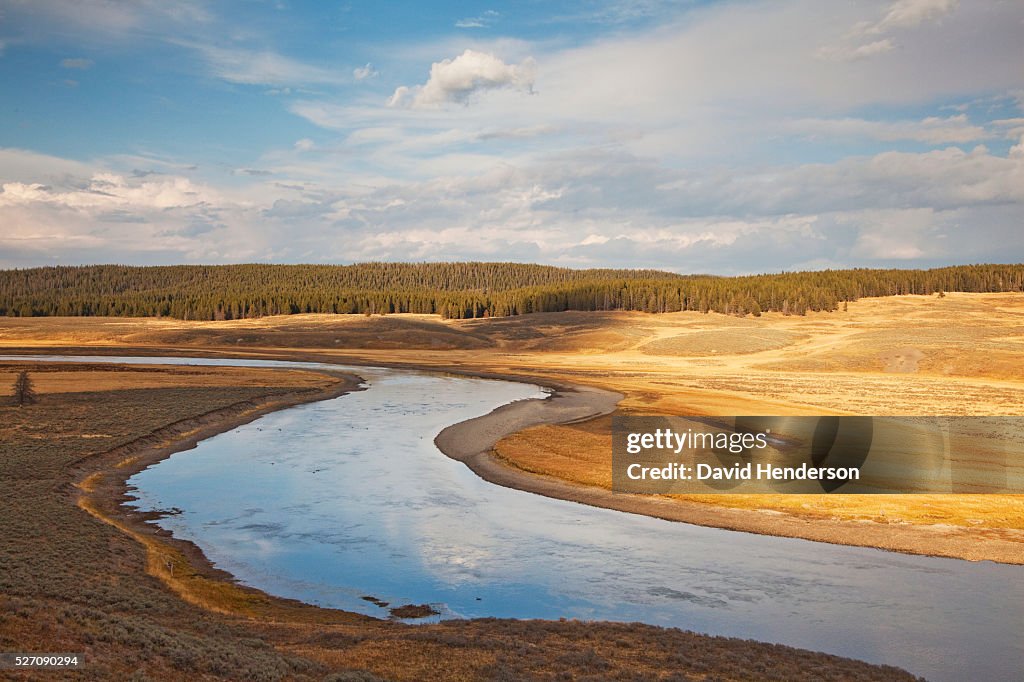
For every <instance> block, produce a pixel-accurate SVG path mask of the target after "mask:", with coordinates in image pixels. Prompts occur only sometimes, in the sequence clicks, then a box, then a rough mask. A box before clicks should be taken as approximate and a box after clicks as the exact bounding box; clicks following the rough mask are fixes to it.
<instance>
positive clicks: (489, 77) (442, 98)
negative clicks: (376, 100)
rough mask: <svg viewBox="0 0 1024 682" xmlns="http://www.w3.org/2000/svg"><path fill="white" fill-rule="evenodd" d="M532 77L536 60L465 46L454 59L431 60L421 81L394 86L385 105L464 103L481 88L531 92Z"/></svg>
mask: <svg viewBox="0 0 1024 682" xmlns="http://www.w3.org/2000/svg"><path fill="white" fill-rule="evenodd" d="M535 80H536V62H534V60H533V59H532V58H529V57H527V58H526V59H524V60H523V61H522V62H520V63H519V64H506V63H505V62H503V61H502V60H501V59H499V58H498V57H495V56H494V55H493V54H490V53H487V52H478V51H476V50H471V49H467V50H466V51H465V52H463V53H462V54H461V55H459V56H458V57H455V58H454V59H445V60H444V61H440V62H434V64H433V65H431V67H430V77H429V78H428V79H427V82H426V83H424V84H423V85H421V86H416V87H414V88H409V87H406V86H400V87H399V88H397V89H396V90H395V92H394V94H393V95H392V96H391V99H390V100H389V101H388V105H389V106H391V107H412V108H414V109H429V108H436V107H438V106H441V105H442V104H447V103H451V102H458V103H466V102H467V101H468V100H469V98H470V97H471V96H472V95H474V94H475V93H478V92H481V91H484V90H496V89H501V88H512V89H516V90H522V91H524V92H533V84H534V82H535Z"/></svg>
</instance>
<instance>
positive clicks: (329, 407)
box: [69, 357, 1024, 680]
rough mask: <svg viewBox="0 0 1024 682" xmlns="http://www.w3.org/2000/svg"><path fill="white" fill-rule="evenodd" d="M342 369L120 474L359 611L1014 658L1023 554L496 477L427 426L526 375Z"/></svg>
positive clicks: (237, 552)
mask: <svg viewBox="0 0 1024 682" xmlns="http://www.w3.org/2000/svg"><path fill="white" fill-rule="evenodd" d="M69 359H72V360H75V361H79V362H80V361H83V360H85V359H86V358H82V357H75V358H69ZM88 359H90V360H96V361H102V362H115V361H116V362H135V363H156V362H174V363H195V364H233V365H239V364H241V365H263V366H303V364H302V363H279V362H272V361H244V360H220V359H217V360H200V359H191V358H189V359H185V358H88ZM332 367H333V366H332ZM334 368H335V369H336V368H337V367H334ZM351 369H352V371H353V372H355V373H357V374H359V375H360V376H362V377H364V378H365V379H366V380H367V382H368V384H369V388H368V390H366V391H362V392H358V393H352V394H349V395H347V396H343V397H341V398H337V399H334V400H328V401H323V402H320V403H313V404H309V405H303V406H299V407H295V408H291V409H288V410H284V411H281V412H275V413H272V414H269V415H267V416H264V417H262V418H260V419H258V420H257V421H255V422H252V423H251V424H248V425H245V426H242V427H240V428H237V429H234V430H233V431H230V432H227V433H223V434H220V435H218V436H215V437H213V438H210V439H208V440H205V441H203V442H201V443H200V444H199V446H198V447H197V448H195V449H193V450H189V451H185V452H181V453H177V454H175V455H173V456H171V457H170V458H169V459H167V460H165V461H163V462H161V463H159V464H157V465H154V466H153V467H151V468H149V469H147V470H145V471H143V472H141V473H139V474H137V475H136V476H134V477H132V478H131V480H130V484H131V485H133V486H135V487H136V488H137V493H136V495H137V497H138V503H137V504H138V506H139V508H141V509H144V510H168V509H172V508H177V509H180V510H183V511H182V512H181V513H180V514H176V515H172V516H168V517H166V518H164V519H163V520H161V521H160V525H162V526H164V527H165V528H168V529H170V530H172V531H173V532H174V533H175V535H177V536H178V537H182V538H186V539H189V540H191V541H193V542H195V543H196V544H197V545H199V546H200V547H201V548H202V549H203V551H204V552H205V553H206V555H207V556H208V557H209V558H210V560H211V561H213V562H214V563H215V564H216V565H217V566H219V567H220V568H223V569H225V570H227V571H230V572H231V573H232V574H234V575H235V576H237V577H238V578H239V579H240V580H241V581H242V582H244V583H246V584H248V585H252V586H254V587H258V588H260V589H263V590H265V591H267V592H270V593H273V594H277V595H281V596H285V597H292V598H297V599H302V600H304V601H308V602H311V603H316V604H321V605H324V606H333V607H338V608H344V609H349V610H354V611H360V612H363V613H368V614H371V615H381V616H384V615H386V611H383V610H382V609H380V608H379V607H377V606H374V605H373V604H371V603H369V602H367V601H365V600H363V599H361V597H362V596H364V595H370V596H373V597H377V598H379V599H382V600H384V601H387V602H390V603H391V604H392V605H399V604H405V603H417V604H418V603H424V602H428V603H433V604H435V605H437V606H438V607H439V608H440V609H441V611H442V614H443V616H444V617H475V616H498V617H514V618H558V617H568V618H580V619H606V620H619V621H642V622H646V623H653V624H657V625H671V626H677V627H680V628H683V629H690V630H696V631H699V632H708V633H713V634H721V635H730V636H737V637H746V638H752V639H758V640H764V641H771V642H779V643H784V644H790V645H794V646H799V647H804V648H808V649H814V650H819V651H826V652H829V653H835V654H840V655H844V656H850V657H854V658H859V659H863V660H868V661H873V662H878V663H890V664H893V665H898V666H901V667H904V668H906V669H908V670H910V671H912V672H914V673H917V674H920V675H924V676H926V677H928V678H929V679H936V680H962V679H972V680H1008V679H1020V677H1021V674H1022V671H1024V643H1022V637H1021V632H1022V630H1024V567H1020V566H1005V565H999V564H993V563H990V562H982V563H970V562H966V561H958V560H954V559H941V558H933V557H916V556H907V555H901V554H895V553H890V552H883V551H880V550H873V549H866V548H857V547H842V546H837V545H827V544H822V543H813V542H808V541H804V540H794V539H786V538H774V537H768V536H759V535H752V534H747V533H737V532H731V531H724V530H717V529H709V528H701V527H697V526H690V525H686V524H681V523H672V522H668V521H661V520H659V519H651V518H647V517H643V516H637V515H632V514H625V513H622V512H616V511H610V510H605V509H597V508H593V507H587V506H584V505H579V504H575V503H571V502H563V501H560V500H552V499H548V498H544V497H540V496H537V495H532V494H529V493H524V492H520V491H516V490H511V489H507V488H502V487H499V486H495V485H492V484H490V483H487V482H485V481H483V480H481V479H480V478H478V477H477V476H476V475H475V474H473V473H472V472H471V471H469V469H467V468H466V467H465V466H464V465H462V464H460V463H458V462H455V461H453V460H450V459H448V458H447V457H445V456H444V455H443V454H442V453H440V452H439V451H438V450H437V449H436V448H435V447H434V445H433V438H434V436H435V435H436V434H437V433H438V432H439V431H440V430H441V429H442V428H443V427H445V426H447V425H449V424H452V423H456V422H458V421H462V420H464V419H467V418H470V417H473V416H477V415H481V414H486V413H487V412H489V411H490V410H491V409H493V408H495V407H497V406H499V405H502V404H505V403H507V402H510V401H513V400H518V399H525V398H533V397H541V396H542V395H543V394H542V393H541V391H540V390H539V389H538V388H537V387H534V386H528V385H525V384H518V383H512V382H503V381H488V380H482V379H472V378H466V377H453V376H445V375H441V374H435V373H422V372H411V371H406V370H388V369H380V368H363V367H358V368H351Z"/></svg>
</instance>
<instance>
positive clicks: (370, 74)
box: [352, 62, 378, 81]
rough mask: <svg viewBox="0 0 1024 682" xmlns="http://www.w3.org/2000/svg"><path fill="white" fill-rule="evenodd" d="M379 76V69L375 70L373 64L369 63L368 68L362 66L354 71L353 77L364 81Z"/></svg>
mask: <svg viewBox="0 0 1024 682" xmlns="http://www.w3.org/2000/svg"><path fill="white" fill-rule="evenodd" d="M377 75H378V73H377V69H375V68H373V64H371V63H369V62H367V63H366V66H360V67H358V68H355V69H352V77H353V78H355V79H356V80H357V81H364V80H366V79H368V78H375V77H376V76H377Z"/></svg>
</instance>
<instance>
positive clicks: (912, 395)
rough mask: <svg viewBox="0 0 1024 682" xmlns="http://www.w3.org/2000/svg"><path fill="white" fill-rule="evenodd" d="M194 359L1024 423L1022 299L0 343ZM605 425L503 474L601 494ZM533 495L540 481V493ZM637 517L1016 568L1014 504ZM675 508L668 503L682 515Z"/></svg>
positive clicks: (649, 401)
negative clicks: (321, 362)
mask: <svg viewBox="0 0 1024 682" xmlns="http://www.w3.org/2000/svg"><path fill="white" fill-rule="evenodd" d="M5 346H6V347H9V348H22V349H26V350H31V349H33V348H42V347H48V348H52V347H61V346H64V347H71V348H79V349H81V348H86V349H89V348H91V349H93V350H96V349H102V348H107V349H111V350H112V349H114V348H116V347H132V348H135V349H137V350H139V349H141V350H144V351H147V352H159V349H166V350H182V349H184V350H191V351H196V350H199V349H203V350H207V351H215V352H230V353H233V354H239V353H254V354H270V355H287V356H291V357H295V356H300V355H301V356H303V357H308V358H321V359H338V360H344V361H348V362H370V363H382V364H393V365H403V364H405V365H411V366H428V367H443V368H450V369H457V370H463V371H470V372H491V373H499V374H506V375H516V376H530V377H537V378H539V379H541V380H548V381H569V382H574V383H577V384H587V385H592V386H595V387H599V388H606V389H611V390H615V391H618V392H621V393H623V394H624V395H625V399H624V400H623V401H622V402H621V403H620V406H619V410H620V413H623V414H666V415H736V414H773V415H791V414H865V415H964V414H976V415H1021V414H1024V369H1022V367H1024V295H1021V294H964V293H950V294H948V295H946V296H944V297H941V298H940V297H937V296H895V297H886V298H878V299H862V300H860V301H857V302H853V303H850V304H849V307H848V310H845V311H835V312H830V313H826V312H822V313H809V314H807V315H806V316H798V315H794V316H784V315H781V314H778V313H769V314H765V315H763V316H761V317H759V318H752V317H746V318H738V317H731V316H726V315H719V314H714V313H712V314H700V313H695V312H683V313H669V314H661V315H649V314H643V313H626V312H607V313H603V312H587V313H572V312H570V313H542V314H534V315H526V316H519V317H511V318H493V319H483V320H480V319H478V320H442V319H441V318H438V317H436V316H425V315H389V316H370V317H366V316H362V315H344V316H337V315H296V316H280V317H268V318H259V319H250V320H233V321H225V322H184V321H180V320H171V319H152V318H148V319H121V318H118V319H113V318H29V319H25V318H9V319H0V348H3V347H5ZM610 452H611V449H610V436H609V433H608V423H607V421H601V420H596V421H593V422H590V423H586V424H577V425H570V426H540V427H536V428H533V429H529V430H527V431H524V432H522V433H519V434H516V435H513V436H511V437H509V438H507V439H506V440H504V441H502V442H500V443H499V444H498V446H497V454H498V456H499V457H500V458H501V459H502V461H503V462H504V463H505V464H507V465H508V466H510V467H514V468H518V469H519V470H520V471H522V472H525V473H527V474H529V475H530V476H533V477H534V478H537V479H541V478H547V479H551V480H554V481H566V482H569V483H571V484H575V485H578V486H580V487H581V488H582V487H584V486H586V487H588V488H590V489H594V490H598V489H606V488H607V487H608V486H609V485H610V480H609V475H610ZM538 485H539V484H538ZM653 502H655V503H657V504H656V505H655V506H649V507H648V508H646V509H639V508H637V509H635V510H636V511H644V512H645V513H655V512H656V513H657V514H659V515H662V516H669V517H671V518H678V519H684V520H688V521H692V522H696V523H705V524H709V525H721V526H726V527H730V528H737V529H744V530H752V531H755V532H769V533H777V534H784V535H796V536H800V537H809V538H812V539H819V540H827V541H830V542H840V543H847V544H866V545H878V546H885V547H888V548H890V549H898V550H903V551H917V552H926V553H938V554H945V555H949V556H960V557H965V558H972V559H985V558H992V559H996V560H1001V561H1011V562H1015V563H1022V562H1024V498H1022V497H1021V496H998V495H987V496H964V495H939V496H900V497H889V496H862V497H853V496H831V497H828V496H799V497H797V496H780V495H756V496H738V495H731V496H723V495H718V496H709V497H701V496H690V497H687V498H663V499H658V500H653ZM671 505H675V506H674V507H673V506H671Z"/></svg>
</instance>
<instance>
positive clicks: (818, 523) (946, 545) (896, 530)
mask: <svg viewBox="0 0 1024 682" xmlns="http://www.w3.org/2000/svg"><path fill="white" fill-rule="evenodd" d="M580 388H582V389H583V390H578V389H576V388H575V387H573V388H572V389H570V390H572V392H569V393H566V392H562V391H557V390H556V393H555V395H553V396H552V397H551V398H548V400H544V401H523V402H519V403H511V404H509V405H505V406H503V407H500V408H498V409H496V410H494V411H493V412H491V413H490V414H488V415H485V416H483V417H477V418H476V419H470V420H468V421H464V422H460V423H459V424H454V425H452V426H449V427H447V428H446V429H444V430H443V431H442V432H441V433H440V434H439V435H438V437H437V438H436V439H435V440H434V443H435V445H437V447H438V449H440V450H441V452H443V453H444V454H446V455H448V456H449V457H451V458H452V459H455V460H457V461H459V462H462V463H463V464H465V465H466V466H468V467H469V468H470V469H471V470H472V471H473V472H474V473H476V474H477V475H478V476H480V477H481V478H483V479H484V480H486V481H489V482H491V483H494V484H496V485H500V486H504V487H506V488H513V489H516V490H522V491H525V492H530V493H534V494H537V495H543V496H545V497H551V498H554V499H560V500H566V501H569V502H577V503H579V504H586V505H590V506H593V507H603V508H605V509H613V510H616V511H621V512H626V513H631V514H641V515H644V516H651V517H654V518H659V519H664V520H666V521H674V522H679V523H689V524H692V525H696V526H705V527H709V528H718V529H721V530H729V531H736V532H743V533H755V534H758V535H771V536H774V537H784V538H793V539H800V540H808V541H812V542H825V543H828V544H834V545H847V546H852V547H867V548H872V549H879V550H884V551H891V552H899V553H902V554H916V555H923V556H932V557H941V558H948V559H960V560H964V561H992V562H995V563H1003V564H1012V565H1024V542H1014V541H1012V540H1004V539H1000V538H991V537H987V538H979V537H977V536H976V535H971V529H968V528H965V529H960V528H954V527H936V526H915V525H910V524H899V525H897V524H892V525H882V524H878V523H873V522H859V521H845V520H825V519H806V518H799V517H795V516H793V515H790V514H786V513H785V512H778V511H774V510H756V509H736V508H728V507H716V506H714V505H711V504H702V503H700V502H690V501H685V500H673V499H669V498H665V497H660V496H654V495H636V494H630V493H615V492H612V491H611V490H608V489H605V488H598V487H595V486H587V485H582V484H578V483H573V482H571V481H566V480H564V479H559V478H555V477H553V476H548V475H544V474H536V473H532V472H528V471H525V470H523V469H519V468H518V467H516V466H515V465H514V464H511V463H507V462H506V461H505V460H504V459H501V458H499V457H498V456H497V455H496V454H495V452H494V446H495V445H496V444H497V442H498V441H499V440H501V438H504V437H505V436H507V435H510V434H512V433H515V432H516V431H520V430H522V429H525V428H529V427H531V426H539V425H542V424H570V423H573V422H578V421H584V420H586V419H590V418H594V417H599V416H603V415H606V414H609V413H610V412H612V411H614V406H612V409H607V406H606V405H605V402H604V401H605V400H606V399H607V398H606V397H605V396H600V395H599V394H600V393H610V392H609V391H601V389H593V388H590V387H580ZM556 399H561V400H562V402H561V403H560V404H559V405H558V406H557V408H556V409H555V410H553V411H549V412H547V413H545V410H544V407H545V406H544V405H543V403H547V402H548V401H553V400H556ZM531 402H532V403H533V404H531ZM565 415H568V418H563V417H564V416H565ZM869 524H870V525H869ZM1022 539H1024V538H1022Z"/></svg>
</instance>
